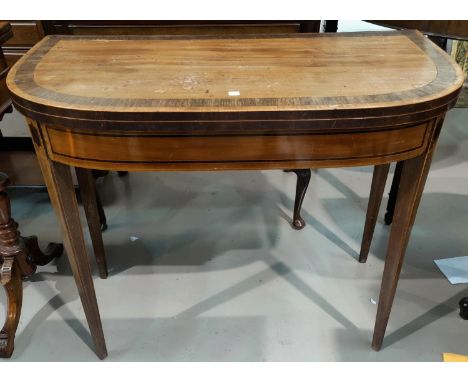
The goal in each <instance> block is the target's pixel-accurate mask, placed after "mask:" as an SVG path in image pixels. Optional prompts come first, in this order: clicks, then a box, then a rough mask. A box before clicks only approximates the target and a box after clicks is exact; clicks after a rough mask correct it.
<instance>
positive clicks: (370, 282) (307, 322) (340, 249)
mask: <svg viewBox="0 0 468 382" xmlns="http://www.w3.org/2000/svg"><path fill="white" fill-rule="evenodd" d="M12 118H15V117H12ZM467 121H468V110H466V109H457V110H454V111H451V112H450V113H449V115H448V117H447V119H446V125H445V127H444V129H443V131H442V134H441V137H440V143H439V145H438V149H437V153H436V156H435V159H434V162H433V166H432V170H431V172H430V175H429V179H428V183H427V186H426V189H425V194H424V197H423V200H422V202H421V206H420V210H419V214H418V217H417V219H416V223H415V227H414V229H413V235H412V238H411V241H410V243H409V247H408V251H407V254H408V255H407V258H406V261H405V264H404V267H403V271H402V275H401V280H400V284H399V288H398V291H397V296H396V300H395V303H394V308H393V312H392V315H391V317H390V323H389V326H388V330H387V337H386V339H385V342H384V348H383V349H382V350H381V351H380V352H378V353H377V352H374V351H372V350H371V349H370V340H371V334H372V330H373V324H374V318H375V313H376V305H374V304H373V303H372V302H371V299H374V300H377V299H378V291H379V286H380V285H379V284H380V277H381V273H382V269H383V259H384V255H385V246H386V242H387V239H388V232H389V230H388V227H386V226H384V225H383V221H382V218H383V213H381V215H380V218H379V221H378V226H377V229H376V232H375V240H374V242H373V245H372V248H371V255H370V256H369V260H368V262H367V263H366V264H359V263H358V262H357V260H356V258H357V252H358V250H359V245H360V240H361V233H362V228H363V223H364V216H365V209H366V205H367V197H368V192H369V187H370V180H371V174H372V169H371V168H369V167H366V168H348V169H334V170H331V169H321V170H318V171H316V172H314V173H313V175H312V180H311V184H310V187H309V191H308V194H307V196H306V199H305V202H304V213H303V216H304V218H305V220H306V222H307V227H306V228H305V229H304V230H302V231H299V232H298V231H294V230H292V229H291V227H290V216H291V213H292V205H293V195H294V187H295V176H294V175H293V174H288V173H283V172H281V171H262V172H259V171H251V172H212V173H131V174H129V175H128V176H127V177H123V178H119V177H118V176H117V175H116V174H114V173H113V174H111V175H110V176H108V177H107V178H106V179H105V180H104V182H103V183H102V184H100V185H99V192H100V193H101V194H102V195H103V201H104V204H105V209H106V213H107V217H108V221H109V228H108V230H107V232H105V233H104V242H105V245H106V251H107V256H108V262H109V266H110V269H111V272H110V277H109V278H108V279H107V280H100V279H99V278H97V272H96V269H95V266H94V262H92V264H93V267H94V274H95V277H96V278H95V285H96V292H97V296H98V301H99V304H100V309H101V315H102V319H103V325H104V331H105V335H106V339H107V345H108V350H109V357H108V358H107V360H108V361H133V360H154V361H156V360H158V361H188V360H193V361H196V360H204V361H240V360H244V361H262V360H266V361H311V360H317V361H319V360H326V361H328V360H330V361H331V360H336V361H345V360H361V361H368V360H378V361H390V360H399V361H410V360H421V361H422V360H424V361H436V360H440V359H441V353H442V352H445V351H446V352H455V353H462V354H468V321H463V320H462V319H461V318H460V317H459V316H458V301H459V300H460V298H461V297H463V296H468V289H467V286H466V285H457V286H454V285H450V284H449V283H448V281H447V280H446V279H445V278H444V276H443V275H442V274H441V273H440V272H439V271H438V269H437V268H436V266H435V265H434V263H433V260H434V259H436V258H443V257H453V256H463V255H468V234H467V232H468V230H467V226H468V176H467V174H468V123H467ZM389 183H390V182H389ZM389 186H390V184H387V189H388V188H389ZM10 195H11V198H12V204H13V214H14V217H15V219H16V220H17V221H18V222H19V223H20V228H21V231H22V232H23V234H25V235H30V234H37V235H38V236H39V238H40V241H41V243H42V244H46V243H47V242H48V241H61V238H60V234H59V231H58V227H57V224H56V220H55V217H54V215H53V212H52V210H51V207H50V204H49V200H48V197H47V194H46V192H45V191H41V190H24V189H22V190H20V189H14V190H11V191H10ZM385 204H386V199H385V200H384V202H383V206H382V209H383V208H384V206H385ZM382 212H383V211H382ZM132 236H135V237H137V238H138V240H133V241H132V239H131V237H132ZM86 240H87V243H88V246H90V241H89V235H87V233H86ZM24 285H25V287H24V307H23V312H22V316H21V321H20V325H19V329H18V333H17V339H16V350H15V353H14V355H13V358H12V361H15V360H18V361H33V360H34V361H36V360H42V361H45V360H57V361H58V360H89V361H94V360H97V358H96V356H95V355H94V353H93V350H92V346H91V345H90V337H89V334H88V330H87V325H86V321H85V320H84V314H83V310H82V307H81V304H80V301H79V299H78V295H77V291H76V288H75V285H74V283H73V278H72V276H71V274H70V271H69V267H68V262H67V259H66V257H65V256H63V257H62V258H61V259H59V260H58V261H57V262H56V263H54V264H51V265H48V266H46V267H42V268H40V269H39V272H38V273H37V274H36V275H35V276H34V277H33V278H32V279H31V280H30V281H27V282H25V284H24ZM4 301H5V299H4V296H3V294H2V295H1V302H2V305H3V304H4ZM3 318H4V312H3V310H2V312H1V313H0V319H1V320H3Z"/></svg>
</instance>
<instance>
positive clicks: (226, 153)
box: [7, 31, 464, 358]
mask: <svg viewBox="0 0 468 382" xmlns="http://www.w3.org/2000/svg"><path fill="white" fill-rule="evenodd" d="M463 79H464V78H463V74H462V72H461V70H460V68H459V67H458V66H457V64H456V63H455V62H454V61H453V60H452V59H451V58H450V57H449V56H448V55H446V54H445V53H444V52H443V51H442V50H441V49H439V48H438V47H437V46H436V45H434V44H433V43H432V42H431V41H429V40H428V39H427V38H425V37H424V36H423V35H422V34H420V33H419V32H416V31H392V32H377V33H376V32H371V33H344V34H340V33H338V34H319V35H317V34H310V35H309V34H301V35H269V36H262V35H246V36H242V37H239V36H198V37H194V36H191V37H190V36H156V37H148V36H126V37H120V36H112V37H109V36H106V37H103V36H101V37H100V36H87V37H76V36H47V37H46V38H44V39H43V40H42V41H41V42H39V43H38V44H37V45H36V46H35V47H34V48H32V49H31V50H30V51H29V52H28V53H27V54H26V55H25V56H24V57H23V58H22V59H21V60H20V61H19V62H18V63H17V64H16V65H15V66H14V67H13V68H12V69H11V71H10V73H9V75H8V78H7V85H8V88H9V90H10V92H11V96H12V99H13V103H14V105H15V107H16V108H17V109H18V110H19V111H20V112H21V113H22V114H24V115H25V116H26V118H27V122H28V125H29V127H30V131H31V136H32V138H33V141H34V146H35V150H36V153H37V157H38V159H39V162H40V166H41V169H42V172H43V175H44V179H45V181H46V184H47V187H48V192H49V195H50V199H51V202H52V205H53V208H54V210H55V212H56V214H57V218H58V220H59V222H60V225H61V228H62V232H63V241H64V245H65V249H66V253H67V256H68V259H69V261H70V265H71V269H72V271H73V275H74V279H75V282H76V285H77V287H78V291H79V294H80V298H81V301H82V304H83V308H84V312H85V315H86V319H87V321H88V324H89V328H90V331H91V335H92V338H93V340H94V344H95V349H96V353H97V355H98V357H99V358H104V357H106V355H107V350H106V344H105V339H104V334H103V330H102V325H101V319H100V314H99V310H98V303H97V300H96V295H95V291H94V285H93V279H92V274H91V268H90V264H89V260H88V257H87V255H86V249H85V242H84V239H83V232H82V226H81V222H80V217H79V212H78V205H77V201H76V196H75V193H74V188H73V184H72V178H71V168H75V169H76V171H77V175H78V179H79V183H80V188H82V190H83V191H84V195H85V197H84V205H85V211H86V216H87V219H88V223H89V226H90V228H91V231H92V239H93V247H94V251H95V255H96V257H97V259H98V266H99V270H100V274H101V277H105V276H106V275H107V269H106V264H105V257H104V247H103V245H102V237H100V233H97V232H96V230H95V227H96V225H97V224H98V223H96V219H97V212H96V208H95V207H96V203H95V200H93V198H92V197H91V196H90V195H93V193H92V187H93V183H92V181H91V175H90V171H91V169H101V170H125V171H199V170H216V171H227V170H278V169H303V168H321V167H345V166H368V165H373V166H376V171H375V174H374V180H373V187H372V191H371V198H370V203H369V210H368V215H367V218H366V230H365V232H364V240H363V244H364V245H365V244H366V242H370V237H371V236H372V232H373V230H374V226H375V220H376V209H377V210H378V205H379V204H380V198H381V196H382V192H383V188H382V187H380V184H381V183H382V182H380V181H379V179H381V178H383V177H385V176H386V174H387V172H388V168H389V166H390V163H391V162H396V161H402V163H403V170H402V174H401V183H400V191H399V193H398V200H397V204H396V210H395V215H394V221H393V225H392V227H391V232H390V237H389V243H388V249H387V255H386V260H385V268H384V272H383V278H382V284H381V291H380V298H379V301H378V309H377V317H376V322H375V329H374V336H373V340H372V347H373V348H374V349H375V350H379V349H380V348H381V345H382V341H383V338H384V333H385V328H386V326H387V322H388V319H389V315H390V310H391V307H392V303H393V299H394V296H395V291H396V287H397V283H398V278H399V274H400V270H401V267H402V264H403V258H404V255H405V250H406V247H407V243H408V240H409V238H410V231H411V227H412V225H413V222H414V219H415V215H416V211H417V207H418V204H419V201H420V198H421V194H422V192H423V188H424V183H425V180H426V177H427V174H428V171H429V167H430V163H431V158H432V154H433V152H434V148H435V146H436V142H437V138H438V136H439V133H440V130H441V128H442V123H443V119H444V115H445V113H446V112H447V110H449V109H450V108H451V107H452V106H453V105H454V104H455V102H456V100H457V97H458V94H459V91H460V89H461V86H462V83H463ZM226 229H228V228H226ZM155 234H156V232H155ZM361 261H365V256H364V257H362V258H361Z"/></svg>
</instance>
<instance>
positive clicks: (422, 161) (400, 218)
mask: <svg viewBox="0 0 468 382" xmlns="http://www.w3.org/2000/svg"><path fill="white" fill-rule="evenodd" d="M431 159H432V149H430V150H429V151H428V152H427V153H425V154H423V155H421V156H419V157H416V158H412V159H408V160H406V161H404V162H403V163H402V172H401V179H400V188H399V192H398V199H397V202H396V206H395V215H394V218H393V224H392V228H391V231H390V237H389V240H388V249H387V256H386V259H385V267H384V272H383V277H382V285H381V288H380V297H379V305H378V307H377V317H376V320H375V328H374V336H373V339H372V348H373V349H374V350H380V348H381V346H382V341H383V338H384V335H385V329H386V327H387V323H388V319H389V316H390V311H391V308H392V304H393V300H394V297H395V292H396V288H397V284H398V279H399V276H400V271H401V267H402V264H403V259H404V256H405V251H406V247H407V245H408V240H409V237H410V233H411V228H412V226H413V223H414V219H415V217H416V211H417V209H418V205H419V201H420V200H421V195H422V192H423V189H424V184H425V182H426V178H427V174H428V172H429V167H430V163H431Z"/></svg>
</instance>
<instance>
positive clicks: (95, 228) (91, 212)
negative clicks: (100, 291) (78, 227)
mask: <svg viewBox="0 0 468 382" xmlns="http://www.w3.org/2000/svg"><path fill="white" fill-rule="evenodd" d="M75 170H76V177H77V178H78V185H79V187H80V192H81V200H82V202H83V208H84V210H85V214H86V220H87V221H88V228H89V233H90V235H91V241H92V243H93V249H94V256H95V257H96V263H97V266H98V270H99V276H100V277H101V278H102V279H105V278H107V276H108V271H107V263H106V254H105V252H104V243H103V241H102V232H101V221H102V220H101V219H102V217H101V214H100V209H99V206H100V205H101V203H100V200H99V196H98V194H97V191H96V183H95V180H94V176H93V173H92V170H88V169H84V168H75ZM101 209H102V205H101ZM104 218H105V217H104Z"/></svg>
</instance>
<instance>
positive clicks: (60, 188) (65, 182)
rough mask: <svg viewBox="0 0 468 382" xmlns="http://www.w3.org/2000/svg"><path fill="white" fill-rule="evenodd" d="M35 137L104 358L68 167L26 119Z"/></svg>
mask: <svg viewBox="0 0 468 382" xmlns="http://www.w3.org/2000/svg"><path fill="white" fill-rule="evenodd" d="M28 124H29V127H30V129H31V134H32V135H33V136H35V137H36V139H34V140H33V141H34V149H35V151H36V155H37V158H38V162H39V165H40V167H41V170H42V175H43V176H44V180H45V183H46V185H47V191H48V192H49V196H50V200H51V202H52V206H53V207H54V211H55V213H56V215H57V219H58V221H59V223H60V227H61V229H62V233H63V238H64V245H65V249H66V253H67V256H68V260H69V262H70V267H71V270H72V272H73V276H74V278H75V283H76V285H77V287H78V292H79V294H80V298H81V303H82V305H83V310H84V313H85V315H86V319H87V321H88V325H89V328H90V331H91V337H92V339H93V341H94V344H95V347H96V354H97V356H98V357H99V358H101V359H103V358H105V357H106V356H107V349H106V343H105V339H104V332H103V330H102V323H101V317H100V315H99V308H98V304H97V300H96V294H95V291H94V283H93V278H92V275H91V267H90V265H89V259H88V256H87V254H86V246H85V242H84V238H83V230H82V227H81V222H80V214H79V211H78V203H77V201H76V195H75V190H74V188H73V182H72V177H71V171H70V167H68V166H65V165H62V164H59V163H56V162H53V161H51V160H50V159H49V158H48V157H47V153H46V150H45V148H44V143H43V142H42V141H41V140H40V137H41V136H42V135H41V134H40V132H39V131H38V130H39V128H40V126H39V125H38V124H37V122H35V121H31V120H28Z"/></svg>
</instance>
